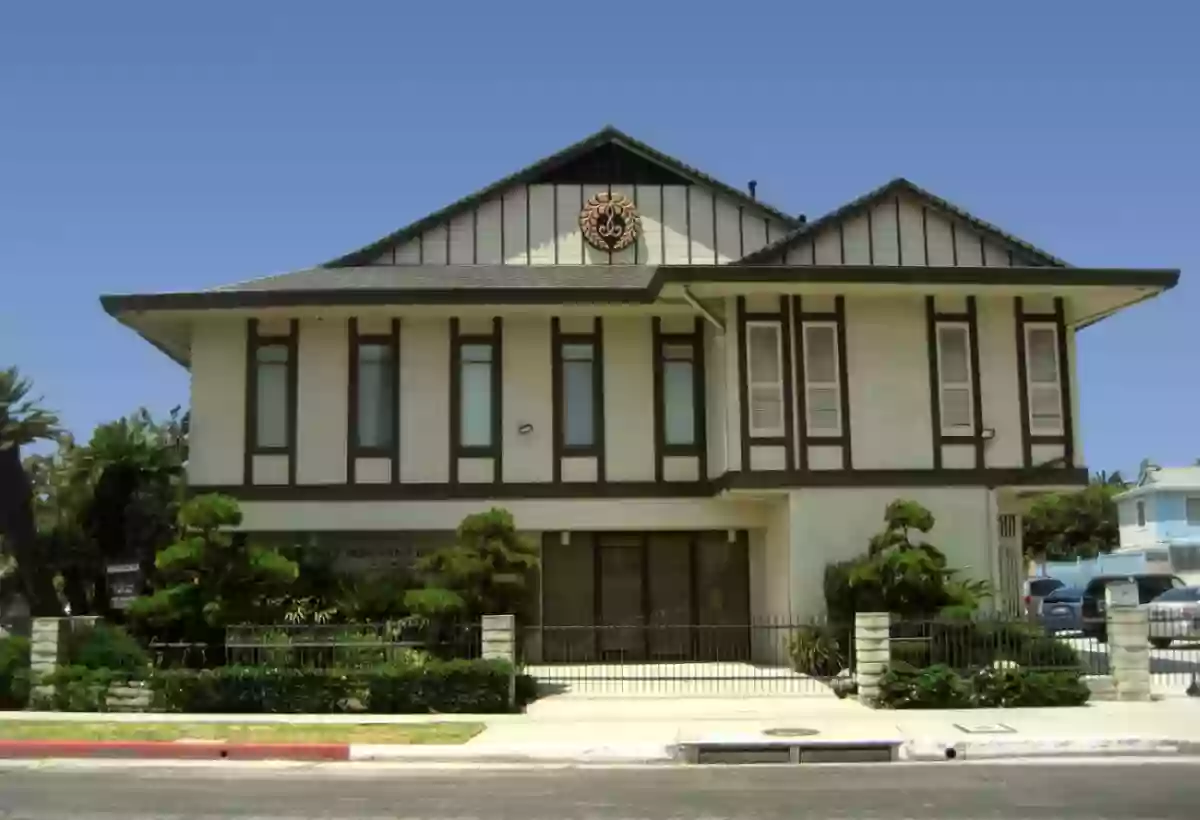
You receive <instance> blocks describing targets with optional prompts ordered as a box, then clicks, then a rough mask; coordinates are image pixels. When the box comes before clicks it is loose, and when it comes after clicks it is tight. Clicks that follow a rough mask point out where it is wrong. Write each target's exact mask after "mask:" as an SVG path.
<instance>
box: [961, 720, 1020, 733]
mask: <svg viewBox="0 0 1200 820" xmlns="http://www.w3.org/2000/svg"><path fill="white" fill-rule="evenodd" d="M954 726H955V728H957V729H958V730H959V731H963V732H966V733H967V734H969V735H1006V734H1010V733H1012V732H1015V731H1017V730H1016V729H1014V728H1013V727H1011V726H1009V725H1008V724H1007V723H965V724H964V723H956V724H954Z"/></svg>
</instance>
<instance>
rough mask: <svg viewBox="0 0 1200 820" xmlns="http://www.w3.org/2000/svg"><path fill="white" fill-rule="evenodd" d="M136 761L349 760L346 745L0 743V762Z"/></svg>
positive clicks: (200, 742)
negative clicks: (17, 760) (96, 759)
mask: <svg viewBox="0 0 1200 820" xmlns="http://www.w3.org/2000/svg"><path fill="white" fill-rule="evenodd" d="M31 758H125V759H128V758H138V759H151V760H311V761H336V760H349V759H350V746H349V744H346V743H225V742H221V741H216V742H207V741H189V740H183V741H178V740H171V741H167V740H146V741H124V740H93V741H77V740H0V759H8V760H13V759H31Z"/></svg>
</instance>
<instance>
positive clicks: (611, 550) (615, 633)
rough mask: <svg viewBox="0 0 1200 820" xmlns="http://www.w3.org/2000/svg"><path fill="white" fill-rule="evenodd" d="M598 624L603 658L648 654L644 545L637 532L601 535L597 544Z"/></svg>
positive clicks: (632, 657) (636, 656)
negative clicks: (645, 629)
mask: <svg viewBox="0 0 1200 820" xmlns="http://www.w3.org/2000/svg"><path fill="white" fill-rule="evenodd" d="M596 547H597V553H596V564H597V570H598V571H597V578H596V580H597V582H598V583H597V586H598V588H599V589H598V593H599V594H598V596H597V598H598V600H597V604H598V607H597V609H598V612H597V615H598V617H597V619H596V623H597V624H602V625H603V626H601V628H600V634H599V645H600V657H601V659H602V660H618V659H624V660H634V659H637V658H641V657H643V656H644V655H645V647H646V640H645V635H644V630H643V626H644V624H645V619H644V617H643V610H644V600H645V588H646V587H645V577H644V571H645V565H644V562H643V556H644V554H645V553H644V545H643V543H642V539H640V538H638V537H636V536H632V537H631V536H601V537H600V539H599V543H598V544H597V545H596Z"/></svg>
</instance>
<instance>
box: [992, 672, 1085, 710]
mask: <svg viewBox="0 0 1200 820" xmlns="http://www.w3.org/2000/svg"><path fill="white" fill-rule="evenodd" d="M971 686H972V688H973V695H972V697H973V701H974V704H975V705H976V706H980V707H988V706H1000V707H1015V706H1082V705H1083V704H1085V703H1087V700H1088V697H1090V695H1091V691H1090V690H1089V689H1088V688H1087V684H1086V683H1084V682H1083V679H1082V677H1081V676H1080V674H1079V673H1078V672H1072V671H1069V670H1063V671H1053V672H1043V671H1038V670H1036V669H1021V668H1004V667H1001V668H993V669H981V670H980V671H979V673H978V674H976V675H975V677H974V678H972V680H971Z"/></svg>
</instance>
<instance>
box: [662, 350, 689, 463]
mask: <svg viewBox="0 0 1200 820" xmlns="http://www.w3.org/2000/svg"><path fill="white" fill-rule="evenodd" d="M658 354H659V356H661V358H662V403H663V407H662V419H663V444H664V445H666V447H667V448H682V449H684V450H688V449H690V448H694V447H695V446H696V444H697V436H696V346H695V344H694V343H693V342H692V341H690V340H689V341H674V340H664V341H663V342H662V344H661V345H660V348H659V351H658Z"/></svg>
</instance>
